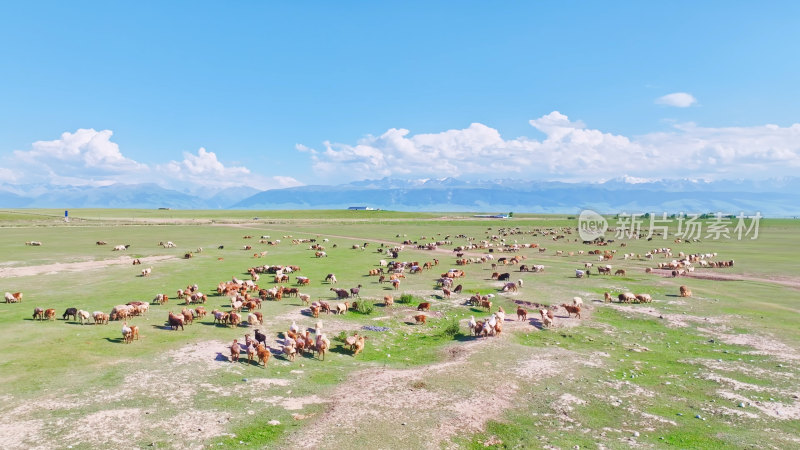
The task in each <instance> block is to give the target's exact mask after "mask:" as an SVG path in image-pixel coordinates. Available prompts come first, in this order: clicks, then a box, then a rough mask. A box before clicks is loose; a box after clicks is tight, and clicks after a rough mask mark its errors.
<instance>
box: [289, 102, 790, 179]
mask: <svg viewBox="0 0 800 450" xmlns="http://www.w3.org/2000/svg"><path fill="white" fill-rule="evenodd" d="M530 124H531V126H533V127H534V128H536V129H537V130H539V131H541V132H542V133H543V134H544V135H545V137H544V139H542V140H536V139H530V138H524V137H520V138H516V139H503V137H502V136H501V135H500V133H499V132H498V131H497V130H495V129H493V128H490V127H488V126H486V125H483V124H479V123H473V124H471V125H470V126H469V127H467V128H465V129H460V130H447V131H443V132H440V133H433V134H418V135H412V134H411V133H410V131H409V130H404V129H394V128H392V129H390V130H388V131H386V132H385V133H384V134H382V135H380V136H366V137H365V138H363V139H361V140H360V141H359V142H358V143H356V144H355V145H349V144H341V143H329V142H325V143H324V146H325V150H324V151H320V152H313V151H311V149H308V148H305V147H304V150H303V151H304V152H307V153H309V154H310V155H311V159H312V163H313V168H314V170H315V172H316V173H317V175H319V176H320V177H321V178H323V179H324V180H325V181H327V182H345V181H350V180H353V179H365V178H379V177H384V176H395V177H413V178H415V179H416V178H425V177H431V178H439V177H443V176H454V177H462V178H473V179H474V178H482V179H490V178H503V177H512V178H523V179H560V180H567V181H579V180H580V181H598V180H602V179H608V178H614V177H618V176H621V175H624V174H627V175H629V176H630V177H633V179H635V178H653V177H656V178H678V177H680V178H683V177H698V178H707V179H713V178H717V179H718V178H729V177H743V178H753V176H754V175H755V174H760V175H762V176H764V177H767V176H779V175H794V174H795V172H796V170H797V168H798V167H800V124H795V125H792V126H790V127H778V126H775V125H765V126H757V127H732V128H703V127H699V126H697V125H694V124H677V125H674V126H673V128H672V129H671V130H670V131H668V132H659V133H650V134H646V135H642V136H636V137H627V136H622V135H615V134H612V133H605V132H603V131H600V130H596V129H591V128H587V127H586V125H584V124H583V123H581V122H580V121H571V120H570V119H569V118H568V117H567V116H566V115H564V114H561V113H559V112H558V111H554V112H552V113H550V114H547V115H545V116H543V117H540V118H538V119H533V120H531V121H530Z"/></svg>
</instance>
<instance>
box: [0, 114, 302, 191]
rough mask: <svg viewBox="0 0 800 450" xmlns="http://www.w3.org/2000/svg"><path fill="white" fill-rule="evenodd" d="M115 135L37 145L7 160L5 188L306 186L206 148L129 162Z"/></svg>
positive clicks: (89, 132) (80, 133) (82, 132)
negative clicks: (167, 158) (167, 157)
mask: <svg viewBox="0 0 800 450" xmlns="http://www.w3.org/2000/svg"><path fill="white" fill-rule="evenodd" d="M112 135H113V133H112V131H111V130H102V131H96V130H94V129H79V130H77V131H76V132H75V133H70V132H65V133H63V134H62V135H61V138H60V139H56V140H52V141H37V142H34V143H33V144H32V145H31V149H30V150H16V151H14V152H13V154H12V155H11V156H10V157H6V158H4V160H3V161H2V165H3V166H5V167H8V168H4V169H3V170H1V171H0V176H2V181H3V182H5V183H6V184H12V185H13V184H23V183H48V184H54V185H59V186H108V185H111V184H114V183H125V184H137V183H155V184H158V185H160V186H162V187H165V188H170V189H176V190H180V191H190V192H191V191H199V192H206V193H207V192H208V191H213V190H218V189H224V188H228V187H236V186H249V187H253V188H256V189H269V188H279V187H290V186H299V185H302V183H300V182H299V181H297V180H295V179H294V178H291V177H287V176H276V177H268V176H262V175H259V174H253V173H252V172H251V170H250V169H248V168H247V167H244V166H241V165H232V166H226V165H225V164H223V163H222V161H220V160H219V159H218V158H217V155H216V153H214V152H210V151H207V150H206V149H205V148H200V149H198V151H197V153H196V154H193V153H189V152H184V153H183V159H182V160H181V161H169V162H167V163H163V164H154V165H152V166H150V165H148V164H143V163H140V162H137V161H135V160H133V159H131V158H127V157H125V156H124V155H123V154H122V152H121V151H120V148H119V145H118V144H116V143H115V142H113V141H111V136H112Z"/></svg>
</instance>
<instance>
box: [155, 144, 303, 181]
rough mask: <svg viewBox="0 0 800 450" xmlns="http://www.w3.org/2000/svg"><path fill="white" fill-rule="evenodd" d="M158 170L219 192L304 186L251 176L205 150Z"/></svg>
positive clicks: (185, 155)
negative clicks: (223, 189)
mask: <svg viewBox="0 0 800 450" xmlns="http://www.w3.org/2000/svg"><path fill="white" fill-rule="evenodd" d="M157 170H158V171H160V172H163V173H164V174H165V175H166V176H168V177H172V178H174V179H176V180H180V181H185V182H187V183H197V184H198V186H199V188H200V189H204V188H206V187H208V186H212V187H216V188H229V187H236V186H250V187H253V188H256V189H271V188H282V187H293V186H301V185H302V184H303V183H301V182H299V181H297V180H296V179H294V178H292V177H286V176H274V177H265V176H261V175H257V174H252V173H251V171H250V169H248V168H247V167H244V166H230V167H226V166H225V165H224V164H222V163H221V162H220V161H219V159H217V155H216V153H214V152H209V151H207V150H206V149H205V148H202V147H201V148H200V149H198V150H197V154H196V155H195V154H192V153H188V152H184V153H183V160H182V161H170V162H169V163H167V164H164V165H161V166H158V167H157Z"/></svg>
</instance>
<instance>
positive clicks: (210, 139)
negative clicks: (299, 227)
mask: <svg viewBox="0 0 800 450" xmlns="http://www.w3.org/2000/svg"><path fill="white" fill-rule="evenodd" d="M162 3H168V4H166V5H165V4H162ZM798 17H800V4H798V3H796V2H768V3H766V4H755V3H748V2H663V3H658V4H657V3H655V2H616V3H613V4H611V5H609V4H606V3H601V2H566V3H565V2H549V3H545V2H508V3H505V4H491V3H486V2H459V3H449V2H438V3H437V2H396V3H390V2H374V4H373V3H367V2H307V3H300V2H260V1H259V2H256V1H240V2H86V1H82V2H16V3H12V2H4V3H3V4H2V5H0V42H3V46H2V53H1V57H0V81H1V82H0V105H2V107H1V108H0V179H3V181H2V182H0V183H5V184H20V183H23V182H31V181H36V182H50V183H56V184H83V183H90V184H92V183H94V184H108V183H111V182H114V181H121V182H135V181H137V180H139V181H153V180H154V178H153V177H154V176H156V177H157V178H155V179H156V180H158V182H160V183H162V184H165V185H170V186H171V187H179V186H180V187H181V188H183V189H189V187H187V186H190V185H191V184H192V183H193V182H194V181H199V180H203V181H204V182H205V183H211V184H212V185H213V186H214V187H220V188H221V187H229V186H236V185H242V184H244V185H251V186H254V187H258V188H267V187H279V186H289V185H296V184H316V183H338V182H346V181H351V180H356V179H363V178H377V177H382V176H397V177H434V176H437V177H438V176H441V177H443V176H458V177H463V178H484V179H486V178H497V177H505V176H508V177H512V178H531V179H563V180H587V181H592V180H596V181H601V180H602V179H607V178H609V177H614V176H622V175H627V176H630V177H633V178H671V177H683V176H690V177H699V178H709V179H711V178H726V177H755V176H759V177H765V176H783V175H788V174H791V173H793V172H796V170H797V168H798V165H800V144H798V143H799V142H800V139H798V138H800V126H798V127H793V124H795V123H798V122H800V119H798V117H800V102H799V101H798V100H800V95H798V94H799V93H800V92H799V91H800V85H799V84H798V83H797V80H798V79H800V78H799V77H798V75H800V74H799V73H798V72H800V71H799V70H798V69H800V67H799V66H800V47H798V46H797V42H800V26H798V25H800V23H798V22H800V21H799V20H798ZM671 94H673V96H672V97H665V96H669V95H671ZM675 94H677V95H675ZM660 98H661V99H662V100H661V101H659V99H660ZM65 133H66V135H65ZM671 160H672V161H673V163H670V161H671ZM675 160H679V161H682V162H681V163H678V162H677V161H675ZM31 166H37V167H45V168H46V170H44V173H42V171H41V170H39V171H38V173H35V174H34V173H30V174H29V173H27V172H26V170H27V169H26V168H28V167H31ZM609 169H611V170H609ZM164 180H174V181H172V182H167V181H164ZM211 180H213V182H212V181H211ZM170 183H172V184H170Z"/></svg>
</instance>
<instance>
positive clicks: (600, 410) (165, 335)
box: [0, 210, 800, 448]
mask: <svg viewBox="0 0 800 450" xmlns="http://www.w3.org/2000/svg"><path fill="white" fill-rule="evenodd" d="M69 213H70V214H69V215H70V220H69V222H65V221H64V218H63V216H64V211H63V210H61V211H58V210H0V291H2V292H3V293H5V292H8V293H11V294H13V293H15V292H21V293H22V294H23V295H22V299H21V302H16V303H0V341H2V342H3V351H2V356H0V399H2V402H0V411H2V414H0V447H2V448H34V447H35V448H39V447H40V448H64V447H66V446H72V448H122V447H149V446H152V447H156V448H162V447H163V448H184V447H191V448H199V447H202V446H211V445H213V446H214V447H215V448H216V447H256V448H258V447H276V448H278V447H279V448H290V447H301V448H441V447H447V448H454V447H455V448H486V447H490V448H491V447H495V448H542V447H548V446H549V447H550V448H573V447H574V446H580V447H581V448H583V447H589V448H597V447H605V448H619V447H628V446H646V447H661V446H672V447H676V448H726V447H729V448H733V447H747V446H755V447H758V448H794V447H798V446H800V434H798V430H800V400H798V395H800V390H798V387H797V380H798V379H800V350H799V349H800V329H799V328H798V326H797V323H798V318H799V316H800V302H799V301H798V299H800V275H798V274H799V273H800V263H799V262H798V259H797V255H796V251H797V249H798V248H800V237H798V236H800V222H798V221H797V220H775V219H762V220H761V222H760V227H759V230H758V231H759V233H758V237H757V239H750V237H751V236H747V237H745V238H744V239H741V240H739V239H736V237H735V236H732V237H731V238H729V239H727V238H722V239H718V240H715V239H705V238H704V236H703V237H701V238H700V239H699V240H697V241H691V242H683V241H680V242H678V241H676V239H675V237H674V236H669V237H666V238H662V236H655V237H654V238H653V239H652V240H647V239H627V238H624V237H619V236H615V233H614V231H611V230H609V231H607V232H606V234H605V235H604V238H605V240H612V241H613V242H610V243H608V244H607V245H602V246H601V245H596V244H594V243H583V242H582V239H581V238H580V237H579V236H578V233H577V231H576V227H577V225H578V220H577V218H575V217H567V216H546V215H524V214H521V215H520V214H515V215H514V217H512V218H510V219H485V218H475V217H473V214H474V213H407V212H392V211H183V210H74V211H73V210H71V211H70V212H69ZM673 225H674V224H673ZM674 231H675V228H674V226H673V228H672V229H671V232H674ZM98 241H104V242H106V243H107V244H106V245H98ZM437 241H438V242H439V245H435V249H430V250H424V249H418V248H417V246H422V245H425V244H432V243H435V242H437ZM33 242H40V243H41V245H26V243H33ZM162 242H163V243H166V242H173V243H174V244H175V247H174V248H167V247H165V246H162V245H159V243H162ZM404 242H405V244H404ZM471 244H475V248H468V249H465V250H462V251H454V249H455V248H456V247H464V246H469V245H471ZM531 244H535V245H531ZM119 245H123V246H124V245H128V248H127V249H124V250H119V251H115V250H114V247H115V246H119ZM312 245H321V246H323V247H324V249H323V250H321V251H324V252H325V255H326V256H321V255H320V256H319V257H318V256H317V255H316V253H317V252H318V251H320V250H319V249H312V248H311V247H312ZM512 245H517V246H518V247H520V248H519V249H518V250H516V251H504V250H507V249H508V247H510V246H512ZM393 247H402V249H401V250H400V251H399V253H398V256H397V258H396V259H395V258H392V257H391V255H390V254H388V252H389V250H390V249H392V248H393ZM432 247H433V246H432ZM659 248H669V249H671V254H669V255H667V254H665V253H655V254H653V255H652V258H650V257H648V256H647V254H648V253H649V252H652V251H653V250H654V249H659ZM590 251H598V252H599V253H600V254H599V255H594V254H589V252H590ZM604 253H605V254H609V255H611V256H610V259H608V258H607V259H603V254H604ZM681 253H682V254H684V255H690V254H708V256H707V258H706V259H707V260H708V261H731V260H733V261H735V263H734V264H733V265H732V266H730V267H702V266H701V265H700V264H699V263H695V264H692V266H691V267H692V268H693V270H692V271H688V272H686V273H685V274H682V275H679V276H677V277H673V276H672V269H666V270H660V269H658V268H657V267H658V266H659V264H661V263H669V262H671V261H673V260H676V261H678V260H681V259H682V257H681ZM457 254H461V256H458V255H457ZM625 254H627V255H628V257H627V258H626V257H625ZM489 257H491V258H492V259H488V258H489ZM514 257H516V258H518V259H519V261H518V262H516V263H509V264H503V262H502V261H500V259H501V258H506V261H507V260H510V259H511V258H514ZM134 259H139V260H140V261H141V263H142V264H141V265H133V264H132V263H133V260H134ZM457 259H464V260H466V261H464V262H467V264H457V262H456V261H457ZM482 259H484V260H485V262H480V261H481V260H482ZM381 260H385V261H393V260H396V261H400V262H417V263H419V265H420V266H422V265H424V264H425V263H426V262H430V263H431V265H432V267H431V268H428V269H424V270H420V271H419V272H418V273H411V271H410V270H409V269H406V270H405V271H404V273H403V275H404V278H400V282H399V285H398V286H397V288H396V289H395V288H394V287H393V286H392V285H391V284H390V283H389V282H383V283H381V282H379V277H378V276H376V275H369V272H370V270H374V269H382V266H381V264H380V261H381ZM588 263H591V264H592V266H591V268H590V269H589V270H590V276H588V277H586V276H584V277H582V278H578V277H576V270H585V269H586V265H587V264H588ZM492 264H496V267H495V268H493V267H492ZM265 265H281V266H289V265H292V266H299V268H300V270H299V272H293V273H290V274H288V275H289V280H288V281H287V282H283V283H280V285H283V286H285V287H287V288H289V287H297V288H299V291H300V292H301V293H304V294H308V295H309V296H310V298H311V301H312V302H313V301H325V302H329V303H330V304H331V305H335V304H337V303H343V302H344V301H345V300H344V299H342V300H339V299H337V298H336V294H335V293H334V292H332V291H331V288H334V287H336V288H343V289H347V290H349V289H350V288H356V287H358V286H359V285H360V292H359V297H358V298H349V299H347V301H348V303H352V302H354V301H355V302H358V303H360V304H361V306H362V307H361V308H360V311H359V310H353V309H352V308H351V309H349V310H348V311H347V312H346V313H344V314H340V315H336V314H326V313H324V312H323V313H322V314H320V316H319V318H314V317H312V315H311V313H310V310H309V307H308V306H307V305H305V304H304V303H303V302H302V301H301V300H300V299H299V297H294V296H286V297H283V298H282V299H281V300H280V301H276V300H271V299H270V300H264V301H263V302H262V305H261V309H257V310H255V311H258V312H261V313H262V314H263V318H264V323H263V325H256V326H249V325H248V324H247V321H246V317H247V316H248V314H249V313H250V312H251V311H248V310H247V309H245V310H244V311H243V312H242V313H241V314H242V316H243V318H244V319H245V320H244V322H243V323H242V324H241V325H239V326H229V325H226V324H217V323H215V321H214V318H213V316H212V315H211V314H209V315H207V316H205V317H204V318H198V319H195V320H194V323H193V324H191V325H189V324H186V325H185V326H184V329H183V330H177V331H175V330H172V329H170V327H169V326H168V325H167V324H166V321H167V316H168V313H169V312H170V311H172V312H176V313H178V312H180V311H181V310H182V309H183V308H191V309H194V308H195V307H197V306H199V305H197V304H192V305H185V304H184V303H185V302H184V301H183V300H182V299H178V298H176V293H177V290H178V289H185V288H186V287H187V286H191V285H194V284H197V285H198V287H199V290H200V291H201V292H203V293H205V294H206V295H207V296H208V300H207V302H206V303H205V304H204V305H203V306H204V307H205V309H206V310H207V311H209V312H211V311H212V310H215V309H216V310H219V311H222V312H229V311H230V310H231V301H230V298H229V297H228V296H225V295H219V294H218V293H217V286H218V284H219V283H221V282H226V281H231V280H233V279H234V278H237V279H240V280H251V275H250V274H249V273H248V269H249V268H254V267H258V266H265ZM522 265H526V266H528V267H532V266H533V265H543V266H544V270H543V271H541V272H533V271H525V272H522V271H520V267H521V266H522ZM606 265H610V266H611V271H610V272H611V273H610V274H609V275H600V274H598V272H597V268H598V267H605V266H606ZM146 268H151V269H152V271H151V273H150V275H149V276H142V269H146ZM449 269H461V270H463V271H464V272H465V276H464V277H462V278H457V279H455V280H454V286H455V285H459V284H460V285H462V291H461V292H460V293H452V294H451V295H450V296H449V297H448V296H447V295H445V292H444V291H443V289H442V287H441V286H439V285H438V283H437V280H439V279H440V278H441V277H442V276H443V274H445V273H447V272H448V270H449ZM647 269H651V271H650V272H648V271H647ZM618 270H624V272H625V273H624V274H621V273H620V274H616V273H617V271H618ZM493 272H497V273H499V274H503V273H508V274H509V280H508V281H498V280H497V279H493V278H492V274H493ZM331 273H332V274H335V276H336V278H337V279H338V282H337V283H336V284H335V285H334V284H331V283H329V282H326V281H325V278H326V276H327V275H328V274H331ZM615 274H616V275H615ZM388 275H389V274H388V273H387V274H386V276H387V278H388ZM297 276H302V277H307V278H309V279H310V283H309V284H308V285H303V286H298V283H297V278H296V277H297ZM274 281H275V280H274V275H269V274H261V275H260V278H259V280H258V281H257V282H256V283H257V284H258V285H259V288H263V289H270V288H273V287H276V286H278V285H279V284H278V283H275V282H274ZM507 282H511V283H513V284H514V285H515V286H517V292H513V291H509V292H504V291H503V290H502V288H503V286H504V285H505V284H506V283H507ZM680 286H686V287H687V288H689V289H690V290H691V296H689V297H681V296H680V289H679V288H680ZM606 292H608V293H609V294H611V297H612V299H613V301H612V302H606V301H604V294H605V293H606ZM625 292H631V293H634V294H643V293H644V294H649V295H650V296H651V297H652V303H620V302H619V301H618V295H619V294H622V293H625ZM159 293H163V294H167V295H168V296H169V301H168V302H167V303H166V304H163V305H157V304H153V299H154V298H155V297H156V295H157V294H159ZM476 294H477V295H485V296H493V297H491V298H490V300H491V302H492V306H491V310H487V309H486V308H484V307H481V306H480V305H470V304H468V300H469V299H470V297H471V296H473V295H476ZM252 295H254V296H257V295H258V292H257V291H256V292H253V293H252ZM387 295H390V296H392V298H393V300H394V304H393V305H392V306H387V305H385V299H384V297H385V296H387ZM401 296H404V299H403V300H407V302H401ZM573 297H580V298H581V300H582V302H583V305H584V306H583V307H582V308H581V318H580V319H578V318H576V317H575V315H574V314H572V315H569V314H568V311H567V310H566V309H565V308H564V307H561V306H557V305H561V304H563V303H566V304H568V305H572V304H573ZM134 301H139V302H150V303H151V305H150V307H149V311H148V312H147V313H145V314H144V315H142V316H137V317H132V318H129V319H127V323H128V324H129V325H136V326H138V328H139V330H140V331H139V333H140V336H139V339H138V340H134V341H133V342H131V343H125V342H123V339H122V333H121V328H122V321H111V322H110V323H108V324H97V325H95V324H93V323H92V321H89V322H88V323H87V324H83V325H82V324H81V323H80V321H78V320H75V319H72V318H69V319H66V320H65V319H63V318H62V315H63V314H64V312H65V311H66V309H67V308H71V307H74V308H77V309H79V310H85V311H88V312H89V313H93V312H94V311H102V312H105V313H110V312H111V310H112V308H114V307H115V306H116V305H124V304H126V303H128V302H134ZM423 302H427V303H430V305H431V307H430V311H418V305H419V304H420V303H423ZM37 307H39V308H42V309H49V308H52V309H54V310H55V320H35V319H34V318H33V313H34V308H37ZM498 307H501V308H502V309H503V310H504V311H505V320H504V321H501V322H502V325H501V331H500V333H495V335H489V336H479V337H475V336H473V335H472V333H471V331H470V328H469V326H468V321H469V320H470V318H471V316H473V317H474V318H475V319H476V320H484V319H489V317H490V315H491V314H492V313H496V312H497V311H498ZM518 307H522V308H524V309H525V310H526V311H527V319H526V320H522V319H520V318H519V317H518V315H517V308H518ZM548 307H551V308H552V310H553V312H554V319H553V320H554V323H553V324H552V326H549V327H545V326H543V321H542V316H541V315H540V312H539V310H540V309H545V308H548ZM420 314H424V315H425V316H426V322H425V323H422V324H421V323H418V322H417V320H415V318H414V316H417V315H420ZM318 321H319V322H321V323H320V324H321V326H322V330H321V331H322V332H324V333H325V334H326V336H327V337H328V338H329V340H330V343H331V348H330V350H329V352H328V353H327V355H326V356H325V359H324V360H321V359H320V357H319V356H318V355H315V354H312V353H311V352H309V353H304V354H298V355H297V356H296V358H294V360H293V361H291V360H289V358H288V357H287V355H285V354H284V353H283V346H284V344H285V340H286V333H287V331H288V330H289V329H290V327H291V326H292V325H293V323H294V324H295V325H296V326H297V327H298V328H299V329H300V330H301V332H303V331H305V330H306V329H310V335H311V336H312V337H314V336H315V335H316V332H317V331H318V330H317V329H316V328H317V326H318ZM256 329H258V330H260V332H263V333H265V334H266V335H267V344H268V347H269V350H270V353H271V357H270V358H269V360H268V362H267V364H266V366H264V365H259V364H257V361H253V362H250V361H248V359H247V355H246V352H245V351H244V349H243V348H242V353H241V357H240V359H239V361H238V362H231V361H230V356H231V352H230V347H231V345H232V342H233V340H234V339H237V340H238V341H239V342H241V343H243V342H244V341H245V335H246V334H250V335H251V336H252V335H254V333H255V331H256ZM355 333H358V334H359V335H362V336H367V339H366V341H365V347H364V350H363V352H361V353H359V354H358V355H355V356H354V355H353V351H351V349H350V347H349V346H348V345H345V342H344V339H345V338H346V337H348V336H352V335H354V334H355Z"/></svg>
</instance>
